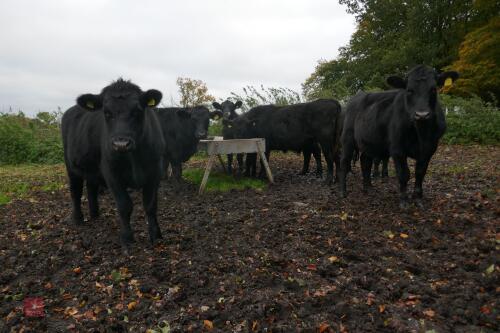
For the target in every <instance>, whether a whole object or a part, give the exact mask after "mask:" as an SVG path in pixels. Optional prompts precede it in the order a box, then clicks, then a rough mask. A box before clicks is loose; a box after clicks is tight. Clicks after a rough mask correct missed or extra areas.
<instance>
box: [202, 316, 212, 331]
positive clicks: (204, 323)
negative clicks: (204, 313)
mask: <svg viewBox="0 0 500 333" xmlns="http://www.w3.org/2000/svg"><path fill="white" fill-rule="evenodd" d="M203 325H204V326H205V327H206V328H207V330H209V331H211V330H213V329H214V323H213V322H211V321H210V320H207V319H205V320H204V321H203Z"/></svg>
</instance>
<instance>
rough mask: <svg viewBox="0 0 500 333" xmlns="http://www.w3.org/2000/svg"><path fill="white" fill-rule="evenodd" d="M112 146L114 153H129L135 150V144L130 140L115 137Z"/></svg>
mask: <svg viewBox="0 0 500 333" xmlns="http://www.w3.org/2000/svg"><path fill="white" fill-rule="evenodd" d="M111 146H112V147H113V150H114V151H118V152H128V151H131V150H133V149H134V148H135V142H134V140H132V139H130V138H125V137H115V138H113V139H112V140H111Z"/></svg>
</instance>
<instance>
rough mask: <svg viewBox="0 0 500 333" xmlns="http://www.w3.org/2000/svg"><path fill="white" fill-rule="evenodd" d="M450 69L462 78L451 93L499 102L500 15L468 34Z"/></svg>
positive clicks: (450, 89)
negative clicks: (476, 96)
mask: <svg viewBox="0 0 500 333" xmlns="http://www.w3.org/2000/svg"><path fill="white" fill-rule="evenodd" d="M450 68H453V69H455V70H457V71H458V72H459V73H460V80H458V81H457V82H456V84H454V85H453V86H451V87H450V88H449V92H451V93H454V94H457V95H461V96H465V97H469V96H471V95H478V96H479V97H481V98H482V99H484V100H487V101H494V102H496V103H499V102H500V18H499V17H495V18H493V19H491V20H490V22H489V23H488V24H486V25H484V26H482V27H480V28H478V29H476V30H474V31H472V32H470V33H468V34H467V35H466V36H465V39H464V41H463V43H462V44H461V45H460V49H459V58H458V60H457V61H455V62H454V63H453V64H452V65H451V66H450Z"/></svg>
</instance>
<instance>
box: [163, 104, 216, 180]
mask: <svg viewBox="0 0 500 333" xmlns="http://www.w3.org/2000/svg"><path fill="white" fill-rule="evenodd" d="M156 111H157V113H158V118H159V120H160V123H161V127H162V129H163V138H164V140H165V171H166V169H167V167H168V165H169V164H170V165H171V166H172V175H173V178H174V180H175V182H176V183H177V185H178V184H179V183H180V181H181V177H182V163H183V162H186V161H187V160H188V159H189V158H190V157H191V156H193V155H194V154H195V153H196V151H197V148H198V142H200V139H204V138H206V137H207V133H208V125H209V124H210V119H211V118H212V119H215V118H217V117H222V113H221V112H220V111H215V112H210V111H209V110H208V109H207V108H206V107H204V106H196V107H190V108H158V109H156Z"/></svg>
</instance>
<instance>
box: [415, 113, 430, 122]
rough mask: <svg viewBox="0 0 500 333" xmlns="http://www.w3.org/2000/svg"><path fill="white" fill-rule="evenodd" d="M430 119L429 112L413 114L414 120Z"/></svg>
mask: <svg viewBox="0 0 500 333" xmlns="http://www.w3.org/2000/svg"><path fill="white" fill-rule="evenodd" d="M430 117H431V113H430V112H429V111H417V112H415V120H424V119H429V118H430Z"/></svg>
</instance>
